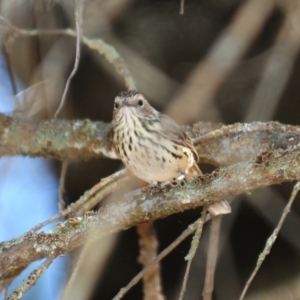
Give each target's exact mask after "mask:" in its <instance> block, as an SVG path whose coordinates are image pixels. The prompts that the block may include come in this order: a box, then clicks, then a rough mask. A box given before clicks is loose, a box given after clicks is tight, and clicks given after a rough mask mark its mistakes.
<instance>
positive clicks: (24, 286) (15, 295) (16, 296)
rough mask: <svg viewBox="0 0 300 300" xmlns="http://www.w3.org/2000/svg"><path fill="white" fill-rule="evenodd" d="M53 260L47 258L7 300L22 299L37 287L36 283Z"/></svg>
mask: <svg viewBox="0 0 300 300" xmlns="http://www.w3.org/2000/svg"><path fill="white" fill-rule="evenodd" d="M52 261H53V258H52V257H50V258H47V259H46V261H45V262H44V263H43V264H41V265H40V266H39V267H38V268H37V269H36V270H34V271H33V272H31V274H30V275H29V276H28V278H27V280H25V281H24V282H23V283H22V284H21V285H20V286H19V287H18V288H17V289H16V290H15V291H14V292H13V293H12V294H11V295H9V296H8V297H7V298H5V300H17V299H21V298H22V297H23V296H24V294H25V293H26V292H27V291H28V290H29V289H30V288H31V287H32V286H34V285H35V283H36V281H37V280H38V279H39V278H40V277H41V276H42V275H43V274H44V272H45V271H46V270H47V269H48V267H49V266H50V264H51V263H52Z"/></svg>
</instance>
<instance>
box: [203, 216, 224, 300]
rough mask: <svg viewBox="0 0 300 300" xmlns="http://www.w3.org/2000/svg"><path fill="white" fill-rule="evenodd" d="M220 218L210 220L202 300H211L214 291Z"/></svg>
mask: <svg viewBox="0 0 300 300" xmlns="http://www.w3.org/2000/svg"><path fill="white" fill-rule="evenodd" d="M221 221H222V216H216V217H214V218H212V222H211V226H210V234H209V244H208V249H207V262H206V273H205V280H204V288H203V293H202V296H203V300H211V299H212V294H213V290H214V275H215V270H216V265H217V258H218V245H219V239H220V229H221Z"/></svg>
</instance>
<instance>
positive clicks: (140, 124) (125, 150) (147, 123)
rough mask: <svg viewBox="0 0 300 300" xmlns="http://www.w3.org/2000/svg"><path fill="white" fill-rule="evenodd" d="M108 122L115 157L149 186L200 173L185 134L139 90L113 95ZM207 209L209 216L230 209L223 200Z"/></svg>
mask: <svg viewBox="0 0 300 300" xmlns="http://www.w3.org/2000/svg"><path fill="white" fill-rule="evenodd" d="M112 125H113V141H114V145H115V149H116V152H117V154H118V156H119V157H120V158H121V160H122V161H123V163H124V164H125V166H126V167H127V168H128V169H129V170H130V171H131V173H132V174H133V175H135V176H136V177H138V178H140V179H142V180H144V181H146V182H148V183H150V185H156V184H157V183H161V182H166V181H170V180H172V179H179V180H180V179H183V178H191V177H194V176H199V175H202V172H201V171H200V169H199V167H198V165H197V162H198V154H197V152H196V150H195V148H194V146H193V142H192V140H191V139H190V137H189V136H188V135H187V133H186V132H185V131H184V130H183V129H182V127H180V126H179V125H178V124H177V123H175V122H174V121H173V120H172V119H170V118H169V117H167V116H166V115H163V114H162V113H160V112H158V111H157V110H155V109H154V108H153V107H152V106H151V105H150V104H149V103H148V101H147V100H146V99H145V97H144V96H143V95H142V94H140V93H139V92H137V91H126V92H121V93H120V94H119V95H118V96H117V97H116V98H115V103H114V112H113V122H112ZM208 210H209V211H210V213H211V214H213V215H218V214H224V213H228V212H230V211H231V209H230V206H229V204H228V203H227V201H222V202H219V203H215V204H213V205H211V206H210V207H209V208H208Z"/></svg>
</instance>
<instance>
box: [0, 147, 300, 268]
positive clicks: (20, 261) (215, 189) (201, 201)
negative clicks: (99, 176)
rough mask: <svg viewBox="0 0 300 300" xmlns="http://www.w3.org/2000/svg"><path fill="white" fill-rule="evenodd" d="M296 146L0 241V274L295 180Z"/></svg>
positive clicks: (299, 154)
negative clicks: (142, 225)
mask: <svg viewBox="0 0 300 300" xmlns="http://www.w3.org/2000/svg"><path fill="white" fill-rule="evenodd" d="M299 158H300V149H298V148H296V149H293V150H276V151H270V152H265V153H262V154H261V155H258V156H257V157H256V158H254V159H252V160H250V161H246V162H240V163H237V164H234V165H230V166H228V167H224V168H221V169H219V170H216V171H214V172H213V173H212V174H208V175H204V176H200V177H196V178H193V179H191V180H188V181H180V182H175V183H176V184H175V183H174V184H173V186H170V185H168V186H165V187H164V188H163V190H158V188H156V189H149V190H147V191H144V192H140V193H138V194H136V195H134V196H132V197H129V198H126V199H123V200H122V201H119V202H118V203H115V204H110V205H108V206H107V207H103V208H102V209H101V210H100V212H99V213H98V214H88V215H84V216H83V217H78V218H71V219H69V220H67V221H65V222H62V223H60V224H58V225H57V226H56V228H55V230H53V231H52V232H50V233H28V234H26V235H24V236H22V237H20V238H18V239H14V240H11V241H9V242H5V243H1V244H0V272H5V271H7V270H8V269H14V268H20V267H22V266H25V265H27V264H29V263H30V262H32V261H35V260H37V259H41V258H43V257H50V256H53V255H54V254H55V255H62V254H65V253H67V252H69V251H72V250H74V249H75V248H77V247H79V246H80V245H82V244H83V243H84V242H85V241H86V240H87V239H89V238H94V239H97V238H101V237H103V236H106V235H108V234H111V233H113V232H117V231H120V230H125V229H127V228H129V227H132V226H135V225H137V224H139V223H141V222H145V221H148V220H156V219H159V218H164V217H167V216H169V215H172V214H174V213H179V212H183V211H185V210H188V209H194V208H197V207H199V206H203V205H210V204H212V203H214V202H216V201H220V200H222V199H226V198H229V197H233V196H236V195H239V194H241V193H244V192H250V191H252V190H254V189H256V188H259V187H263V186H269V185H273V184H279V183H282V182H287V181H294V180H299V179H300V159H299Z"/></svg>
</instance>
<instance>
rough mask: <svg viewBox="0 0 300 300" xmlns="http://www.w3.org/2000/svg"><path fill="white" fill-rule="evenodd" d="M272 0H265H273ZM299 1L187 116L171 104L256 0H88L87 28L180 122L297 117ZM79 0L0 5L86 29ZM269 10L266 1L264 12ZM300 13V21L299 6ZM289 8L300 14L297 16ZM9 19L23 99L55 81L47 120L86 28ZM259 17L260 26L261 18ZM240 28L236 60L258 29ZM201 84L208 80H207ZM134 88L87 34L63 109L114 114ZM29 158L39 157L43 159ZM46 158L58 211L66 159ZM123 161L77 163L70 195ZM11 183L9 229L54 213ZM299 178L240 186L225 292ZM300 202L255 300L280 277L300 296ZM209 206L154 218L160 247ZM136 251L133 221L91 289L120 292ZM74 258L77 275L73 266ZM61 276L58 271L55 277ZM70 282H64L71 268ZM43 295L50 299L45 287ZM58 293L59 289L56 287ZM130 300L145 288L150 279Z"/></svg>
mask: <svg viewBox="0 0 300 300" xmlns="http://www.w3.org/2000/svg"><path fill="white" fill-rule="evenodd" d="M249 2H251V1H249ZM253 2H255V1H253ZM256 2H257V1H256ZM270 2H272V1H270ZM266 3H269V2H268V1H266V2H265V4H266ZM265 4H264V1H261V4H260V5H261V6H262V7H261V10H262V11H263V10H264V5H265ZM298 4H299V1H298V0H295V1H292V0H290V1H286V2H285V4H284V2H282V1H277V2H276V4H274V6H273V8H272V9H270V13H269V14H266V17H265V20H264V22H263V24H262V26H261V28H260V30H258V34H256V35H254V36H253V38H251V42H250V43H249V45H248V46H247V48H246V49H245V51H243V52H242V53H241V59H238V58H237V59H236V63H235V64H234V65H233V67H232V71H231V72H228V74H225V75H226V76H224V78H223V80H222V82H221V84H219V86H218V87H217V88H215V89H214V90H213V92H212V93H211V97H210V98H209V99H208V100H207V101H206V102H205V101H204V102H203V105H200V106H198V105H196V106H193V105H195V101H196V103H200V102H201V101H203V99H197V94H196V95H195V97H194V98H193V99H192V100H193V101H191V103H189V102H186V103H185V105H186V106H187V107H189V108H191V109H192V110H193V111H194V115H193V116H191V115H189V113H188V112H187V113H185V114H184V113H182V112H181V114H182V115H177V116H176V115H175V114H174V113H173V112H174V110H172V107H174V105H175V102H174V99H176V97H177V95H178V93H179V92H180V89H181V88H182V87H183V85H184V84H185V83H186V80H188V78H190V76H192V74H193V72H194V71H195V70H196V69H197V68H199V67H201V64H202V62H203V61H206V60H207V58H208V57H209V55H210V54H211V53H212V51H213V49H215V47H216V45H217V43H218V41H220V39H221V38H222V37H224V35H225V34H226V32H227V30H228V28H230V26H233V20H235V18H236V16H237V15H238V14H239V13H240V11H241V10H242V9H243V8H244V7H245V5H246V1H238V0H213V1H212V0H187V1H186V3H185V13H184V14H183V15H180V14H179V9H180V2H179V1H170V0H151V1H149V0H140V1H134V0H123V1H120V0H113V1H111V0H110V1H108V0H99V1H97V0H94V1H91V0H90V1H87V0H86V1H84V2H83V11H82V24H81V26H82V33H83V35H84V36H86V37H89V38H93V39H96V38H101V39H103V41H105V42H106V43H108V44H110V45H112V46H114V47H115V49H116V50H117V51H118V52H119V54H120V57H122V58H123V59H124V61H125V64H126V66H127V68H128V69H129V70H130V72H131V75H132V77H133V79H134V81H135V83H136V86H137V88H138V90H139V91H140V92H142V93H143V94H144V95H145V96H146V97H147V98H148V99H149V101H150V102H151V103H152V104H153V106H155V107H156V108H157V109H158V110H160V111H165V112H170V114H172V117H173V118H174V119H175V120H177V121H178V122H181V123H185V124H191V123H193V122H196V121H212V122H223V123H224V124H233V123H236V122H246V121H247V122H251V121H269V120H277V121H279V122H282V123H287V124H291V125H298V123H299V110H300V101H299V93H300V84H299V78H300V66H299V63H300V60H299V55H298V48H299V45H298V43H300V41H299V39H298V37H299V35H297V34H298V31H300V25H299V24H300V23H297V22H294V19H293V18H295V15H296V17H297V9H298V6H299V5H298ZM266 5H267V4H266ZM291 7H293V9H291ZM74 10H75V6H74V1H71V0H61V1H54V0H44V1H42V0H38V1H35V0H30V1H29V0H28V1H24V0H23V1H20V0H18V1H10V0H3V1H1V15H2V16H3V17H4V18H5V19H6V20H8V21H9V22H10V23H11V24H13V25H14V26H16V27H18V28H21V29H47V30H49V29H51V30H53V29H64V28H70V27H71V28H75V23H74ZM291 12H292V13H291ZM259 13H260V12H259V11H257V14H259ZM298 16H299V20H300V15H298ZM289 18H290V22H287V20H289ZM0 21H1V22H0V37H1V39H0V41H1V46H2V48H1V49H2V53H1V55H2V60H3V65H4V67H3V74H5V75H4V76H6V80H3V81H2V82H1V85H2V86H3V89H4V90H5V91H6V93H7V94H8V98H9V97H10V101H11V102H12V103H13V101H14V100H13V95H15V94H17V93H18V92H19V91H20V90H22V89H25V88H27V87H30V86H32V85H33V84H35V83H38V82H43V81H46V82H47V87H45V89H44V90H42V93H39V94H38V96H36V99H39V101H42V102H43V112H42V113H40V114H39V116H38V120H45V119H47V118H48V119H50V118H53V115H54V113H55V111H56V109H57V107H58V106H59V103H60V100H61V97H62V93H63V90H64V86H65V83H66V80H67V77H68V76H69V74H70V73H71V71H72V68H73V65H74V60H75V51H76V39H75V38H74V37H70V36H65V35H62V34H53V35H38V36H35V37H28V36H19V37H16V36H12V35H11V31H10V30H9V29H8V25H7V23H5V22H3V20H0ZM249 22H251V20H250V21H249ZM253 22H255V19H253ZM287 23H288V24H287ZM248 25H249V27H250V28H251V26H252V24H248ZM254 25H255V24H253V26H254ZM237 34H240V36H239V35H237V40H233V41H232V49H230V48H228V49H226V50H225V52H224V57H223V58H222V59H221V61H219V63H220V64H222V63H224V62H225V63H226V60H227V59H228V56H227V55H225V54H226V51H229V52H231V51H232V52H234V47H238V46H239V42H240V41H243V40H244V38H245V36H246V37H247V35H249V34H248V33H247V27H245V28H238V30H237ZM291 34H292V36H291V38H290V35H291ZM276 55H277V56H276ZM274 57H275V59H274ZM223 60H224V61H223ZM207 76H208V77H209V76H212V75H211V74H208V75H207ZM199 86H200V87H201V82H200V83H199ZM203 88H205V86H203ZM125 89H126V86H125V83H124V80H123V78H122V76H121V75H120V74H118V73H117V72H116V70H115V67H114V66H113V64H112V63H110V62H108V60H107V57H105V56H104V55H100V54H99V52H98V51H95V50H92V49H90V48H89V47H87V46H86V45H84V44H82V45H81V55H80V63H79V68H78V70H77V72H76V75H75V77H74V78H73V79H72V81H71V85H70V89H69V90H68V94H67V98H66V103H65V105H64V107H63V109H62V111H61V112H60V113H59V116H58V117H59V118H64V119H84V118H88V119H91V120H102V121H105V122H110V121H111V118H112V107H113V100H114V97H115V96H116V95H117V94H118V93H119V92H120V91H122V90H125ZM3 97H4V96H3ZM3 99H4V98H3ZM2 101H4V100H1V101H0V102H1V105H2ZM36 101H38V100H36ZM1 107H2V106H1ZM1 109H2V111H3V112H5V113H9V112H10V111H12V110H16V109H18V105H17V106H15V105H13V104H10V106H8V107H7V108H1ZM187 111H188V110H187ZM15 159H17V158H13V159H12V160H9V161H7V163H5V165H6V166H1V165H0V167H1V174H2V175H1V176H3V177H5V178H6V176H7V175H6V173H4V171H2V169H3V168H7V167H8V166H10V167H11V166H12V164H13V163H14V162H13V161H15ZM1 160H3V158H2V159H1ZM28 160H31V161H32V162H33V163H34V162H36V159H34V160H33V159H28ZM18 164H19V163H18ZM20 164H21V163H20ZM45 164H46V166H47V168H46V169H45V170H41V169H36V171H32V172H38V174H39V177H42V178H45V180H46V178H48V177H47V176H48V175H47V174H49V173H51V174H52V176H53V177H51V179H49V178H48V179H47V180H46V181H47V182H48V183H49V180H50V181H52V182H53V186H52V188H51V189H50V192H49V194H48V196H49V197H48V198H49V199H45V200H41V199H39V201H44V202H43V203H44V204H45V206H44V205H42V209H45V208H46V207H47V205H49V206H50V207H52V208H53V209H51V210H50V208H49V209H48V208H47V209H46V211H47V213H49V214H50V216H51V215H53V214H54V213H55V211H57V210H58V209H56V207H57V203H58V196H57V194H56V192H54V191H56V190H57V189H58V178H59V174H60V168H61V163H60V162H57V161H50V162H49V161H47V162H45ZM121 167H122V164H121V162H119V161H113V160H110V159H105V158H99V159H97V160H91V161H85V162H73V163H71V164H70V165H69V167H68V170H67V175H66V193H65V196H66V200H67V202H68V203H71V202H74V201H76V200H77V199H78V198H79V197H80V196H81V195H82V194H83V192H84V191H86V190H88V189H90V188H91V187H92V186H93V185H94V184H96V183H97V182H99V180H100V178H102V177H106V176H108V175H110V174H112V173H113V172H115V171H117V170H119V169H120V168H121ZM202 169H203V171H204V172H211V171H212V170H213V167H212V166H207V165H204V166H202ZM26 170H27V174H29V173H30V172H31V171H30V172H29V171H28V169H27V168H26ZM10 180H11V183H10V186H9V187H8V188H7V189H8V191H18V189H17V186H18V185H19V184H21V183H22V182H23V181H24V177H23V178H22V176H21V177H17V176H15V175H13V176H12V178H11V179H10ZM1 181H2V179H1ZM32 182H33V186H38V185H39V186H40V185H41V184H40V183H39V182H38V181H36V179H33V180H32ZM0 188H1V190H0V207H1V209H0V214H1V228H2V229H0V232H1V231H3V232H4V231H5V230H4V229H3V228H7V226H9V225H7V224H8V223H7V221H6V219H5V218H4V216H5V215H8V214H11V213H14V216H15V218H16V219H17V220H18V222H16V220H14V223H17V224H16V226H19V228H20V231H18V233H17V234H16V235H19V234H21V233H22V232H25V231H26V230H28V229H30V228H31V227H32V226H33V225H35V224H36V223H38V222H40V221H42V220H44V219H47V218H48V217H49V216H46V215H45V217H42V219H39V220H35V219H32V214H33V215H40V213H39V212H37V211H34V210H32V209H30V206H29V204H30V205H33V206H32V207H36V206H35V204H33V202H32V199H33V198H36V197H37V196H32V194H30V193H31V188H30V189H29V188H28V189H22V194H27V195H28V197H29V199H31V200H24V201H23V203H25V208H24V209H23V208H22V209H21V211H20V210H19V207H21V205H22V203H19V202H18V203H16V202H15V201H16V200H15V199H16V198H18V196H16V195H14V196H12V195H10V194H9V193H4V192H2V191H4V188H5V187H2V186H0ZM291 189H292V184H282V185H281V186H279V187H278V186H276V187H270V188H266V189H261V190H257V191H254V192H253V193H252V194H251V195H243V196H240V197H238V199H236V200H235V201H234V202H233V204H232V208H233V212H232V214H230V215H226V216H225V217H224V218H223V221H222V233H221V241H220V257H219V261H218V266H217V270H216V278H215V292H214V299H222V300H226V299H229V300H231V299H238V297H239V295H240V293H241V291H242V288H243V287H244V285H245V283H246V280H247V279H248V277H249V276H250V273H251V272H252V270H253V268H254V267H255V264H256V260H257V258H258V255H259V253H260V251H262V249H263V247H264V245H265V242H266V239H267V238H268V236H269V235H270V234H271V232H272V231H273V229H274V227H275V224H276V223H277V221H278V220H279V217H280V215H281V213H282V209H283V207H284V204H285V203H286V201H287V200H288V198H289V196H290V193H291ZM42 193H43V194H45V193H46V192H45V189H43V190H41V194H42ZM4 203H5V204H4ZM40 203H41V202H40ZM4 205H5V206H4ZM3 207H5V209H4V208H3ZM8 209H10V212H8ZM25 209H27V210H25ZM28 209H29V210H28ZM299 213H300V203H299V200H298V201H296V202H295V204H294V206H293V209H292V212H291V214H290V215H289V217H288V220H287V221H286V223H285V224H284V226H283V230H282V232H281V233H280V235H279V238H278V239H277V241H276V244H275V246H274V248H273V250H272V251H271V254H270V255H269V256H268V257H267V260H266V262H265V263H264V264H263V266H262V268H261V270H260V271H259V273H258V275H257V276H256V278H255V280H254V282H253V284H252V285H251V288H250V291H249V299H252V298H251V297H254V298H253V299H263V296H262V294H259V293H261V292H264V291H268V290H271V291H272V290H273V289H274V288H275V287H276V288H278V287H282V291H281V290H280V292H282V295H281V293H279V292H278V294H277V295H278V298H276V299H300V294H298V295H294V296H295V297H294V298H288V297H289V295H291V293H292V291H291V290H290V289H289V286H290V285H291V284H292V283H295V282H297V278H298V280H299V278H300V277H299V271H300V242H299V234H298V232H300V220H299ZM16 214H17V217H16ZM199 215H200V210H195V211H188V212H184V213H181V214H177V215H173V216H171V217H168V218H166V219H163V220H159V221H156V222H155V229H156V233H157V236H158V240H159V243H160V249H161V250H162V249H164V248H165V247H166V246H168V245H169V244H170V243H171V242H172V241H173V240H174V239H175V238H176V237H177V236H178V235H179V234H180V233H181V232H182V231H184V230H185V229H186V227H187V226H188V225H189V224H191V223H192V222H194V221H195V220H196V219H197V218H198V217H199ZM40 216H41V215H40ZM27 219H30V220H31V223H30V225H26V226H25V225H24V224H26V222H27V221H26V220H27ZM32 223H33V224H32ZM208 229H209V226H206V227H205V230H204V235H203V239H202V241H201V243H200V248H199V250H198V251H197V255H196V258H195V260H194V262H193V264H192V270H191V275H190V279H189V282H188V285H187V292H186V297H185V299H188V300H193V299H200V298H201V293H202V289H203V281H204V280H203V278H204V274H205V265H206V256H207V253H206V251H207V243H208ZM12 237H15V236H6V235H3V237H1V239H9V238H12ZM190 242H191V240H190V238H188V239H186V240H185V241H184V242H183V243H182V244H181V245H180V246H179V247H178V248H176V249H175V250H174V251H173V252H172V253H171V254H170V255H169V256H168V257H167V258H166V259H164V260H163V261H162V282H163V292H164V294H165V295H166V298H167V299H177V297H178V291H179V290H180V287H181V283H182V278H183V273H184V270H185V265H186V264H185V261H184V257H185V255H186V254H187V252H188V249H189V247H190ZM137 257H138V238H137V234H136V229H135V228H131V229H129V230H127V231H125V232H122V233H120V235H119V236H118V239H117V241H116V243H115V244H114V248H113V249H112V251H111V255H110V256H109V258H108V259H107V262H106V266H105V268H104V271H103V273H102V274H101V276H100V274H99V282H98V283H97V285H96V287H95V288H94V291H93V293H92V295H91V296H90V299H112V298H113V296H114V295H115V294H116V293H117V292H118V291H119V289H120V288H121V287H123V286H124V285H126V284H127V283H128V282H129V281H130V280H131V278H132V277H133V276H134V275H135V274H136V273H137V272H138V271H139V270H140V265H139V264H138V262H137ZM64 266H65V267H64V269H65V274H66V275H67V274H68V268H67V266H66V265H64ZM82 276H84V274H83V275H82ZM50 277H52V279H53V277H56V276H50ZM59 278H61V277H59ZM59 281H60V282H62V280H61V279H60V280H59ZM48 284H49V281H48ZM51 284H52V283H51ZM53 286H54V283H53ZM60 289H61V288H58V290H60ZM259 295H260V296H259ZM28 299H30V298H28ZM31 299H33V298H31ZM34 299H45V298H44V297H43V296H41V295H40V294H36V296H35V298H34ZM49 299H55V298H54V296H53V297H52V298H49ZM124 299H142V287H141V283H139V284H138V285H137V286H135V287H134V288H133V289H132V290H131V291H130V292H129V293H128V294H127V295H126V296H125V297H124ZM272 299H275V298H272Z"/></svg>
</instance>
